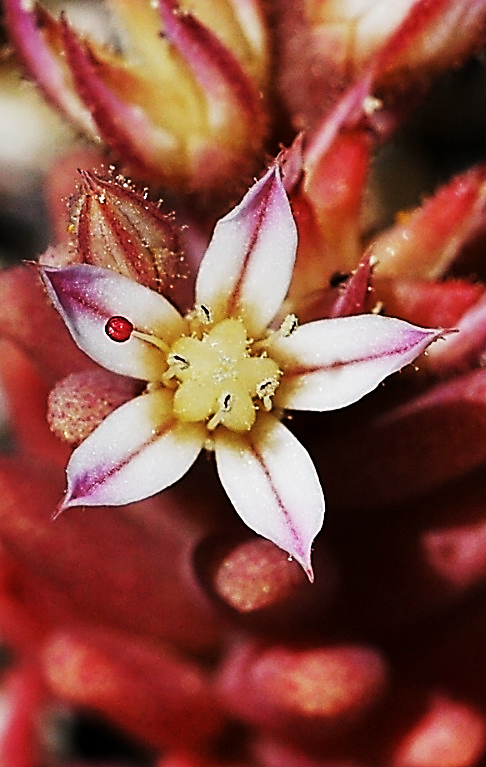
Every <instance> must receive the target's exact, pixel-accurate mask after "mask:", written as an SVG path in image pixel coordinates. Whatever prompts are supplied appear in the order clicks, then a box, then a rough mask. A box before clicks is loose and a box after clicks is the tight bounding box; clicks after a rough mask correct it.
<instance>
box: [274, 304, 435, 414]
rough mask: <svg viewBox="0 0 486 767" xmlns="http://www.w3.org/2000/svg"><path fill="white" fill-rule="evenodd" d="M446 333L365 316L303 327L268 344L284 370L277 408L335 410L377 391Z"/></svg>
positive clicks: (383, 318) (322, 321) (323, 321)
mask: <svg viewBox="0 0 486 767" xmlns="http://www.w3.org/2000/svg"><path fill="white" fill-rule="evenodd" d="M441 334H442V331H438V330H427V329H425V328H419V327H416V326H415V325H410V324H409V323H408V322H403V321H402V320H397V319H393V318H391V317H379V316H376V315H374V314H363V315H359V316H355V317H340V318H338V319H331V320H319V321H317V322H310V323H308V324H307V325H302V326H301V327H300V328H297V330H296V331H295V332H294V333H292V335H290V336H288V337H287V338H284V337H283V336H279V335H275V337H274V339H273V340H272V341H271V343H270V344H269V347H268V351H269V354H270V356H271V357H273V358H274V359H275V360H276V361H277V362H278V363H279V365H280V366H281V368H282V370H283V371H284V375H283V377H282V382H281V384H280V386H279V388H278V390H277V394H276V396H275V400H274V402H275V404H276V405H277V406H278V407H284V408H290V409H291V410H292V409H294V410H317V411H323V410H335V409H337V408H341V407H345V406H346V405H350V404H351V403H352V402H356V401H357V400H359V399H361V397H363V396H364V395H365V394H368V392H370V391H372V390H373V389H375V388H376V387H377V386H378V384H379V383H381V381H383V380H384V379H385V378H386V377H387V376H389V375H391V373H395V372H396V371H398V370H400V369H401V368H402V367H404V366H405V365H408V364H409V363H411V362H413V360H414V359H416V357H418V356H419V355H420V354H421V353H422V352H423V351H424V349H426V348H427V346H428V345H429V344H430V343H432V341H434V340H435V339H436V338H438V337H439V336H440V335H441Z"/></svg>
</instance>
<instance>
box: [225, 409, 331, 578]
mask: <svg viewBox="0 0 486 767" xmlns="http://www.w3.org/2000/svg"><path fill="white" fill-rule="evenodd" d="M214 439H215V450H216V462H217V467H218V473H219V477H220V480H221V483H222V485H223V487H224V489H225V490H226V492H227V494H228V496H229V498H230V500H231V503H232V504H233V506H234V507H235V509H236V511H237V512H238V514H239V515H240V517H241V518H242V520H243V522H244V523H245V524H246V525H248V527H250V528H251V529H252V530H254V531H255V532H256V533H258V535H262V536H263V537H265V538H268V540H270V541H272V542H273V543H275V544H276V545H277V546H279V547H280V548H282V549H284V551H287V552H288V553H289V554H290V555H291V556H292V557H294V558H295V559H296V560H297V562H299V563H300V564H301V565H302V567H303V568H304V570H305V572H306V573H307V575H308V577H309V579H310V580H311V581H312V580H313V577H314V576H313V572H312V565H311V546H312V542H313V540H314V538H315V536H316V535H317V533H318V532H319V530H320V529H321V527H322V523H323V520H324V496H323V493H322V489H321V485H320V482H319V478H318V476H317V472H316V470H315V467H314V464H313V463H312V461H311V458H310V456H309V454H308V453H307V451H306V450H305V449H304V447H303V446H302V445H301V444H300V442H299V441H298V440H297V439H296V438H295V437H294V436H293V434H292V433H291V432H290V431H289V430H288V429H287V428H286V427H285V426H283V425H282V424H281V423H280V422H279V421H278V420H277V419H276V418H274V417H273V416H271V415H269V416H266V417H265V416H264V417H262V418H261V420H259V422H258V423H257V425H256V426H255V427H254V428H253V429H252V430H251V432H248V433H245V434H236V433H234V432H233V433H232V432H229V431H227V430H224V429H222V430H217V431H216V433H215V435H214Z"/></svg>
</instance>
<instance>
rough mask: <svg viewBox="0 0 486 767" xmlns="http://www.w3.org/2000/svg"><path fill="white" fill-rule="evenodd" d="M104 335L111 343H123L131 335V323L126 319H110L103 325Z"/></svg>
mask: <svg viewBox="0 0 486 767" xmlns="http://www.w3.org/2000/svg"><path fill="white" fill-rule="evenodd" d="M105 333H106V335H107V336H108V338H111V340H112V341H116V342H117V343H123V342H124V341H128V339H129V338H130V336H131V335H132V333H133V323H131V322H130V320H127V318H126V317H110V319H109V320H108V322H107V323H106V325H105Z"/></svg>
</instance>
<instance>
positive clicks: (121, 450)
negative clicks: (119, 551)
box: [61, 389, 206, 511]
mask: <svg viewBox="0 0 486 767" xmlns="http://www.w3.org/2000/svg"><path fill="white" fill-rule="evenodd" d="M205 436H206V431H205V429H204V427H203V426H201V424H181V423H179V422H178V421H176V420H175V419H174V416H173V414H172V394H171V393H170V392H169V391H167V390H165V389H158V390H157V391H154V392H151V393H149V394H143V395H141V396H140V397H137V398H136V399H134V400H131V402H128V403H127V404H126V405H122V407H119V408H118V409H117V410H115V411H114V412H113V413H111V415H109V416H108V417H107V418H106V419H105V420H104V421H103V422H102V423H101V424H100V425H99V426H98V428H97V429H95V431H94V432H93V433H92V434H91V435H90V436H89V437H88V438H87V439H86V440H84V442H82V443H81V445H80V446H79V447H78V448H77V449H76V450H75V451H74V453H73V454H72V456H71V460H70V461H69V464H68V467H67V478H68V490H67V495H66V498H65V500H64V503H63V505H62V507H61V511H62V510H63V509H65V508H67V507H68V506H82V505H85V506H103V505H104V506H121V505H123V504H126V503H131V502H133V501H140V500H142V499H144V498H148V497H149V496H151V495H154V494H155V493H158V492H160V491H161V490H164V489H165V488H166V487H169V485H172V484H174V482H177V480H178V479H180V478H181V477H182V476H183V475H184V474H185V473H186V472H187V471H188V469H189V468H190V467H191V466H192V464H193V463H194V461H195V460H196V458H197V456H198V454H199V452H200V450H201V448H202V446H203V443H204V439H205Z"/></svg>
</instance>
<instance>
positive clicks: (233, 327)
mask: <svg viewBox="0 0 486 767" xmlns="http://www.w3.org/2000/svg"><path fill="white" fill-rule="evenodd" d="M200 314H201V313H200ZM191 325H192V327H193V328H194V327H195V328H196V329H195V332H193V334H192V335H190V336H181V337H180V338H178V339H177V341H175V343H174V344H173V345H172V346H171V347H170V349H169V352H168V355H167V362H168V369H167V371H166V372H165V374H164V376H163V379H162V382H163V383H164V384H166V385H169V386H170V385H171V382H172V381H176V382H177V388H176V391H175V393H174V405H173V407H174V413H175V414H176V416H177V417H178V418H179V419H180V420H182V421H190V422H197V421H207V427H208V429H210V430H212V429H215V428H216V426H218V425H219V424H222V425H223V426H225V427H226V428H227V429H231V430H232V431H238V432H240V431H247V430H248V429H251V427H252V426H253V424H254V423H255V419H256V412H257V410H258V408H259V407H260V406H263V407H264V408H265V410H271V408H272V397H273V395H274V394H275V391H276V389H277V387H278V385H279V382H280V376H281V371H280V369H279V367H278V365H277V363H276V362H275V361H274V360H272V359H270V358H269V357H267V356H265V352H263V353H262V352H261V351H258V350H257V349H255V348H253V349H252V342H251V341H250V340H249V339H248V337H247V332H246V329H245V326H244V324H243V322H242V321H241V320H239V319H233V318H229V319H225V320H222V321H221V322H218V323H216V324H215V325H213V326H212V327H210V329H208V328H209V326H210V319H209V315H208V314H207V315H206V318H203V319H193V320H192V321H191ZM253 346H256V345H253Z"/></svg>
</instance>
